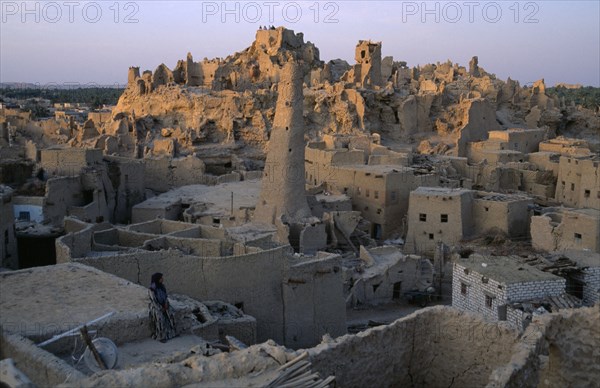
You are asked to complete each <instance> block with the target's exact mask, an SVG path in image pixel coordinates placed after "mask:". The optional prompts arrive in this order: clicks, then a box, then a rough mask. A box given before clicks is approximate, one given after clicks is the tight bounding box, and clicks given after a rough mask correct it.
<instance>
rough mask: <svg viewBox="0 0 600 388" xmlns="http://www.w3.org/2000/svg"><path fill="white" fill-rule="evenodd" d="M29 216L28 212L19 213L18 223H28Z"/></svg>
mask: <svg viewBox="0 0 600 388" xmlns="http://www.w3.org/2000/svg"><path fill="white" fill-rule="evenodd" d="M30 220H31V214H29V212H19V221H30Z"/></svg>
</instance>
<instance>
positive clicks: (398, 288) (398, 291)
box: [392, 282, 402, 299]
mask: <svg viewBox="0 0 600 388" xmlns="http://www.w3.org/2000/svg"><path fill="white" fill-rule="evenodd" d="M400 295H402V282H396V283H394V290H393V291H392V299H400Z"/></svg>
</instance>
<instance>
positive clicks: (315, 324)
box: [283, 255, 346, 349]
mask: <svg viewBox="0 0 600 388" xmlns="http://www.w3.org/2000/svg"><path fill="white" fill-rule="evenodd" d="M341 276H342V271H341V268H340V267H339V257H338V256H336V255H331V256H330V257H329V258H323V259H313V260H309V261H300V262H297V263H292V265H291V267H290V269H289V272H288V273H287V276H286V277H285V278H284V280H283V299H284V305H285V311H284V337H285V344H286V345H287V346H289V347H292V348H295V349H297V348H301V347H309V346H313V345H314V344H316V343H318V342H319V340H320V339H321V337H322V336H323V335H324V334H327V333H328V334H329V335H331V336H332V337H337V336H339V335H342V334H345V333H346V308H345V304H344V296H343V292H342V278H341Z"/></svg>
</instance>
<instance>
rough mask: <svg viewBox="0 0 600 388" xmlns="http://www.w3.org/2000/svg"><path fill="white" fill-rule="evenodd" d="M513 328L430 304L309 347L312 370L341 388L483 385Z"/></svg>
mask: <svg viewBox="0 0 600 388" xmlns="http://www.w3.org/2000/svg"><path fill="white" fill-rule="evenodd" d="M516 341H517V335H516V332H515V331H513V330H510V329H508V328H506V327H504V326H500V325H496V324H492V323H489V322H485V321H483V320H481V319H480V318H478V317H477V316H475V315H472V314H469V313H465V312H461V311H458V310H455V309H453V308H449V307H432V308H428V309H424V310H421V311H419V312H417V313H415V314H411V315H409V316H407V317H405V318H401V319H399V320H397V321H395V322H394V323H392V324H390V325H387V326H380V327H375V328H372V329H370V330H367V331H364V332H361V333H359V334H357V335H346V336H343V337H340V338H337V339H336V340H334V341H332V342H329V343H323V344H320V345H318V346H316V347H314V348H312V349H309V354H310V359H311V362H312V364H313V371H316V372H319V373H320V374H321V376H330V375H335V377H336V384H337V386H340V387H391V386H411V387H415V386H416V387H449V386H457V387H476V386H485V384H487V382H488V376H489V375H490V373H491V372H492V370H493V369H494V368H495V367H498V366H500V365H503V364H505V363H507V362H508V360H509V359H510V357H511V350H512V347H513V345H514V344H515V342H516Z"/></svg>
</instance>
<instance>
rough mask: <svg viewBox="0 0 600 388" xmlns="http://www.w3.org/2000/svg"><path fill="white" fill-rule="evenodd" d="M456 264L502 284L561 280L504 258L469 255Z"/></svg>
mask: <svg viewBox="0 0 600 388" xmlns="http://www.w3.org/2000/svg"><path fill="white" fill-rule="evenodd" d="M456 263H457V264H460V265H462V266H464V267H465V268H468V269H470V270H471V271H473V272H477V273H479V274H481V275H484V276H486V277H488V278H490V279H493V280H495V281H498V282H500V283H504V284H512V283H524V282H537V281H544V280H560V279H562V278H561V277H559V276H556V275H553V274H551V273H549V272H544V271H541V270H539V269H537V268H535V267H532V266H530V265H527V264H523V263H520V262H519V261H517V260H515V259H511V258H509V257H505V256H482V255H471V257H469V258H468V259H460V260H458V261H457V262H456Z"/></svg>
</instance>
